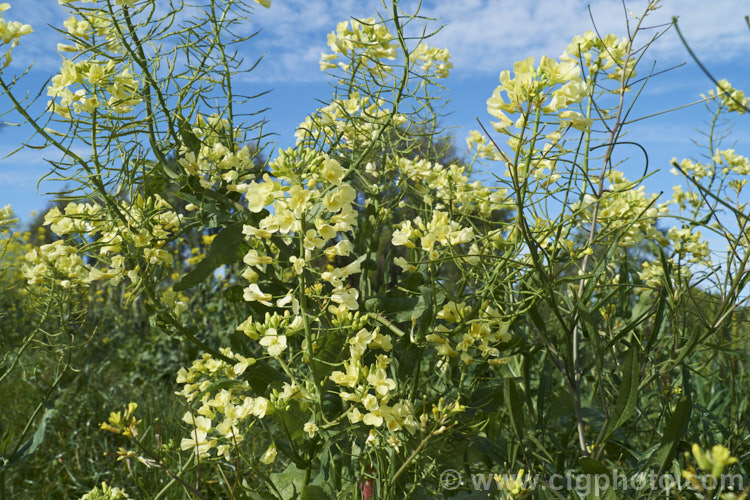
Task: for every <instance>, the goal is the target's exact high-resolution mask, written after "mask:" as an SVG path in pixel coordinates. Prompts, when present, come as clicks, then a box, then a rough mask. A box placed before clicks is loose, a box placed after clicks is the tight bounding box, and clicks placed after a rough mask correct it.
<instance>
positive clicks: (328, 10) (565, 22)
mask: <svg viewBox="0 0 750 500" xmlns="http://www.w3.org/2000/svg"><path fill="white" fill-rule="evenodd" d="M588 3H589V2H588V1H587V0H534V1H520V2H519V1H517V0H464V1H462V2H446V1H443V0H425V1H424V3H423V9H422V12H421V14H422V15H425V16H429V17H437V18H440V19H441V20H440V21H438V22H435V23H433V26H434V27H435V28H437V27H438V26H440V24H441V23H444V24H445V25H446V26H445V28H444V29H443V30H442V31H440V33H438V34H437V35H436V36H435V38H434V39H433V41H432V43H433V44H435V45H439V46H445V47H448V48H449V49H450V50H451V52H452V54H453V63H454V66H455V74H456V75H457V76H459V77H461V76H464V77H466V76H481V75H491V74H497V73H499V72H500V71H501V70H502V69H506V68H508V67H510V65H512V63H513V61H515V60H518V59H522V58H524V57H527V56H529V55H534V56H536V57H539V56H540V55H541V54H547V55H550V56H558V55H559V54H560V53H562V51H563V50H564V48H565V46H566V45H567V44H568V43H569V42H570V40H571V38H572V37H573V36H574V35H576V34H579V33H582V32H584V31H586V30H588V29H591V28H592V23H591V19H590V16H589V12H588V10H587V5H588ZM590 3H591V12H592V15H593V18H594V20H595V21H596V23H597V27H598V28H599V30H600V32H603V33H607V32H615V33H618V34H620V35H624V34H625V32H626V29H625V14H624V12H623V8H622V3H621V2H620V0H592V1H591V2H590ZM415 4H416V0H409V1H408V2H406V1H404V2H402V5H403V6H404V7H405V8H409V6H413V5H415ZM663 4H664V5H663V6H662V7H661V8H660V9H658V10H657V11H656V12H654V13H653V14H652V15H651V16H649V18H648V19H647V21H646V23H645V24H647V25H649V26H654V25H658V24H662V23H669V22H670V20H671V17H672V16H673V15H678V16H680V27H681V29H682V31H683V33H684V34H685V35H686V37H687V38H688V40H689V42H690V43H691V45H692V47H693V49H694V50H695V51H696V52H697V53H698V54H699V56H701V57H702V58H704V60H706V61H711V60H716V61H724V62H726V61H730V60H739V59H740V58H747V57H748V55H750V30H748V27H747V25H746V24H745V23H744V20H743V19H742V15H741V14H749V13H750V6H748V5H747V3H746V2H744V1H742V0H715V1H712V2H706V1H705V0H679V1H670V0H664V2H663ZM645 5H646V1H645V0H638V1H630V2H627V6H628V8H629V9H631V10H632V11H634V12H636V13H640V11H642V10H643V9H644V7H645ZM376 9H377V10H379V11H380V12H381V13H382V12H384V9H383V4H382V2H381V1H379V0H287V1H284V0H275V1H274V2H273V5H272V6H271V8H270V9H264V8H260V7H257V8H255V14H254V20H253V23H249V24H247V25H246V26H243V27H242V28H241V29H242V30H243V31H245V32H250V31H251V30H256V29H258V28H261V29H262V32H261V33H260V35H259V36H257V37H256V38H254V39H253V40H251V41H250V42H249V43H248V46H247V58H248V61H250V60H253V61H254V59H255V57H257V56H258V55H260V54H263V53H266V54H267V56H266V59H265V60H264V61H263V62H262V63H261V66H260V67H259V68H258V69H257V70H256V71H254V72H253V73H251V74H249V75H245V76H244V79H246V80H252V81H262V82H306V81H321V80H323V79H324V78H325V77H324V76H323V75H322V74H321V73H320V71H319V69H318V59H319V57H320V52H323V51H326V50H327V47H326V35H327V34H328V33H329V32H331V31H332V30H333V29H335V26H336V24H337V23H338V22H340V21H343V20H346V19H348V18H349V17H351V16H354V17H369V16H374V15H375V12H376ZM743 9H744V10H743ZM745 11H747V12H745ZM65 16H66V14H64V13H63V9H62V8H61V7H60V6H58V5H57V2H55V1H54V0H25V1H23V2H20V1H16V2H13V8H12V9H11V11H9V12H8V13H6V17H7V18H12V19H17V20H21V21H23V22H26V23H29V24H32V26H34V29H35V32H36V33H35V34H34V35H32V36H34V37H36V39H34V40H33V41H30V40H31V39H30V38H27V39H24V40H23V43H22V44H21V46H19V47H18V48H17V49H16V52H15V54H14V55H15V57H16V61H15V64H17V65H18V66H17V67H21V66H25V65H28V63H29V62H31V60H34V59H35V60H36V61H37V68H38V69H44V70H47V69H50V70H54V69H56V68H57V66H58V65H59V56H57V54H55V53H54V47H55V45H56V43H57V42H58V41H59V34H57V33H55V32H54V30H52V29H50V28H49V27H47V26H45V25H46V24H48V23H49V24H54V25H58V26H59V25H61V23H62V20H63V19H64V18H65ZM630 23H631V26H632V25H633V23H634V20H633V19H632V18H631V19H630ZM653 32H654V31H651V33H653ZM647 39H648V34H647V33H644V37H643V38H641V41H643V42H645V41H647ZM651 57H653V58H656V59H657V60H659V61H660V63H663V64H664V65H665V66H666V65H669V64H673V63H675V62H680V61H683V60H688V58H689V56H688V54H687V52H686V51H685V50H684V48H683V47H682V44H681V43H680V41H679V39H678V38H677V36H676V33H674V30H673V29H670V30H669V31H668V33H667V34H666V35H665V36H664V37H663V38H662V39H660V40H658V41H657V42H656V44H655V45H654V47H653V48H652V50H651Z"/></svg>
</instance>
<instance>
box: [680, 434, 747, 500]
mask: <svg viewBox="0 0 750 500" xmlns="http://www.w3.org/2000/svg"><path fill="white" fill-rule="evenodd" d="M691 452H692V455H693V458H694V459H695V462H696V463H697V464H698V467H700V469H701V470H702V471H703V472H704V473H706V474H710V475H711V476H713V477H714V481H717V480H718V479H719V478H720V477H721V475H722V473H723V472H724V469H726V468H727V466H729V465H732V464H736V463H737V462H738V460H737V458H736V457H733V456H732V454H731V453H730V451H729V449H728V448H727V447H725V446H723V445H720V444H717V445H714V446H713V447H712V448H711V451H703V450H702V449H701V447H700V445H699V444H698V443H693V446H692V449H691ZM689 456H690V455H689V454H688V453H685V460H686V461H687V460H689ZM682 477H683V478H685V479H687V480H689V481H690V482H691V483H692V484H693V485H694V486H695V488H696V489H697V490H698V491H705V490H704V485H705V482H703V484H702V483H701V481H699V480H698V472H697V471H696V470H695V468H694V467H693V466H692V465H690V464H689V463H688V467H687V469H683V470H682ZM713 484H714V485H716V482H714V483H713ZM745 496H746V492H743V493H742V494H741V495H740V496H736V495H735V494H733V493H725V494H722V495H721V498H722V500H729V499H730V498H731V499H735V498H745Z"/></svg>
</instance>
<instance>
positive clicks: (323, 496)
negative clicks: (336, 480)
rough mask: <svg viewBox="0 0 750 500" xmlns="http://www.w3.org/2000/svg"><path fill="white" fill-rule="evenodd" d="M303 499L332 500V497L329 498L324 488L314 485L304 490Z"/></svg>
mask: <svg viewBox="0 0 750 500" xmlns="http://www.w3.org/2000/svg"><path fill="white" fill-rule="evenodd" d="M301 498H302V500H331V497H330V496H328V493H326V492H325V490H324V489H323V488H322V487H320V486H317V485H314V484H308V485H307V486H305V488H304V489H303V490H302V497H301Z"/></svg>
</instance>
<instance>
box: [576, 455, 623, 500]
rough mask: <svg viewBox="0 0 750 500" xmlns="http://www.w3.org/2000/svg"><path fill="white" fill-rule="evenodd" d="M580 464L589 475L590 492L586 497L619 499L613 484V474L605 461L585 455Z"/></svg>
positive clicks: (596, 499) (605, 499)
mask: <svg viewBox="0 0 750 500" xmlns="http://www.w3.org/2000/svg"><path fill="white" fill-rule="evenodd" d="M580 464H581V469H582V470H583V472H584V473H585V474H587V476H588V490H589V493H588V495H587V496H586V498H588V499H590V500H599V499H602V500H617V494H616V493H615V485H613V484H612V474H611V473H610V471H609V470H608V469H607V467H606V466H605V465H604V464H603V463H601V462H600V461H598V460H594V459H593V458H590V457H583V458H581V461H580Z"/></svg>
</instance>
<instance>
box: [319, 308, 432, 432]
mask: <svg viewBox="0 0 750 500" xmlns="http://www.w3.org/2000/svg"><path fill="white" fill-rule="evenodd" d="M356 316H357V315H355V319H354V321H353V324H357V321H356ZM360 324H361V323H360ZM357 326H359V325H357ZM348 344H349V354H350V357H349V359H348V360H346V361H345V362H344V366H343V368H344V370H343V371H341V370H335V371H333V372H332V373H331V375H330V379H331V381H332V382H334V383H335V384H336V385H338V386H339V387H340V388H341V390H340V392H339V396H340V397H341V399H342V400H343V401H347V402H348V403H349V406H348V410H347V414H346V415H347V418H348V419H349V422H351V423H352V424H357V423H360V422H361V423H363V424H364V425H367V426H370V427H373V428H377V427H381V426H382V425H383V424H385V426H386V428H387V429H388V431H389V432H391V433H396V432H398V431H401V430H402V429H406V430H408V431H410V432H411V431H413V430H414V429H415V428H416V426H417V422H416V420H415V418H414V412H413V409H412V408H411V406H410V405H409V404H408V402H404V401H395V402H394V401H392V400H393V398H394V397H395V396H396V393H397V384H396V381H395V380H394V379H392V378H390V377H389V376H388V367H389V365H390V363H391V361H392V360H391V358H390V357H388V356H387V355H385V354H377V355H376V357H375V362H374V363H371V364H369V365H365V364H363V362H362V358H363V357H364V355H365V353H366V352H367V351H372V350H379V351H383V352H390V351H391V350H392V349H393V345H392V343H391V337H390V336H388V335H383V334H381V333H380V329H379V328H375V329H369V328H366V327H365V328H361V329H360V330H358V331H357V332H356V333H354V332H353V335H351V336H350V337H349V340H348Z"/></svg>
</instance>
